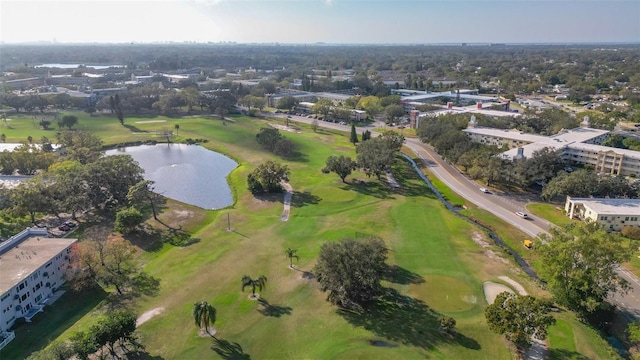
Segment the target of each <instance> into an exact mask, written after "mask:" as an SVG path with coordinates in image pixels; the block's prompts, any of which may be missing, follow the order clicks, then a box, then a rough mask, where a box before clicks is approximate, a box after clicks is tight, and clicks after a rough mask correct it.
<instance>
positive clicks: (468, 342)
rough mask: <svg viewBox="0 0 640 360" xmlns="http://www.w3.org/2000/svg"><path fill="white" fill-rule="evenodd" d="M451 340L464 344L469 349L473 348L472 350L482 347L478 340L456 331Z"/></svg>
mask: <svg viewBox="0 0 640 360" xmlns="http://www.w3.org/2000/svg"><path fill="white" fill-rule="evenodd" d="M451 340H452V341H455V342H457V343H458V344H460V345H462V346H464V347H465V348H467V349H471V350H480V349H482V346H480V344H479V343H478V342H477V341H475V340H474V339H472V338H470V337H467V336H465V335H463V334H461V333H456V335H455V336H454V337H453V338H451Z"/></svg>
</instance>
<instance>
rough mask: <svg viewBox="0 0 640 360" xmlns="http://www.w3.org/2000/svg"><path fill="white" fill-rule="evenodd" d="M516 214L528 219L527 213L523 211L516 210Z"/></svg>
mask: <svg viewBox="0 0 640 360" xmlns="http://www.w3.org/2000/svg"><path fill="white" fill-rule="evenodd" d="M516 215H518V216H520V217H521V218H523V219H528V218H529V215H527V214H525V213H523V212H522V211H516Z"/></svg>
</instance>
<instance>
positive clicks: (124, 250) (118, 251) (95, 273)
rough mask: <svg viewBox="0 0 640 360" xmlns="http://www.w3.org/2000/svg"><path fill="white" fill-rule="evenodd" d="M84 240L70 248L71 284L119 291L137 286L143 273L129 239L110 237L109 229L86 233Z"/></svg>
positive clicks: (68, 273)
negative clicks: (98, 286) (110, 287)
mask: <svg viewBox="0 0 640 360" xmlns="http://www.w3.org/2000/svg"><path fill="white" fill-rule="evenodd" d="M85 236H86V238H85V240H84V241H82V242H80V243H77V244H74V245H73V246H72V248H71V262H72V268H70V269H69V271H67V278H68V279H69V283H70V284H71V287H72V288H74V289H77V290H80V289H83V288H87V287H92V286H96V285H100V286H105V287H108V286H113V287H114V288H115V289H116V291H117V292H118V294H123V293H124V292H125V291H126V290H127V288H129V287H132V286H134V285H135V279H136V278H137V277H138V276H139V275H140V274H141V273H142V270H141V266H140V264H139V263H138V261H137V258H136V249H135V248H134V247H133V245H131V243H129V242H128V241H126V240H123V239H117V238H112V237H109V236H108V235H107V233H106V230H104V229H103V230H101V231H99V232H95V233H92V234H85Z"/></svg>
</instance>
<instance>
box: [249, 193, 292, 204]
mask: <svg viewBox="0 0 640 360" xmlns="http://www.w3.org/2000/svg"><path fill="white" fill-rule="evenodd" d="M284 194H285V192H284V191H282V192H277V193H258V194H253V196H254V197H255V198H256V199H258V200H260V201H267V202H280V203H282V202H284ZM294 195H295V194H294ZM291 201H292V202H293V201H294V200H293V198H292V199H291Z"/></svg>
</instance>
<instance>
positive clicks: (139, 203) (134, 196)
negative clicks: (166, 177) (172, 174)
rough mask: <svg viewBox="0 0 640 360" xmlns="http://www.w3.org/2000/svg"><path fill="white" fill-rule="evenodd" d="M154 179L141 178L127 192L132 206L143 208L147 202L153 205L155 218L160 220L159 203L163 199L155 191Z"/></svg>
mask: <svg viewBox="0 0 640 360" xmlns="http://www.w3.org/2000/svg"><path fill="white" fill-rule="evenodd" d="M154 183H155V182H154V181H153V180H141V181H139V182H138V183H136V184H135V185H133V186H131V187H130V188H129V192H128V193H127V201H128V202H129V204H131V206H134V207H136V208H137V209H139V210H140V209H142V208H144V206H145V205H146V204H149V206H150V207H151V212H152V213H153V218H154V219H156V220H158V211H157V209H156V207H157V204H158V203H159V202H160V201H161V199H162V196H161V195H160V194H157V193H155V192H154V187H153V184H154Z"/></svg>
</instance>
